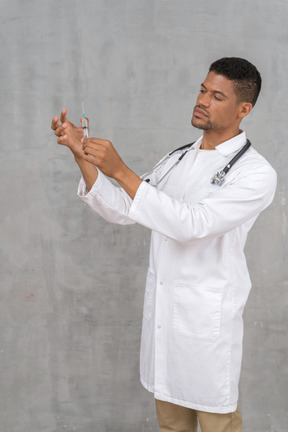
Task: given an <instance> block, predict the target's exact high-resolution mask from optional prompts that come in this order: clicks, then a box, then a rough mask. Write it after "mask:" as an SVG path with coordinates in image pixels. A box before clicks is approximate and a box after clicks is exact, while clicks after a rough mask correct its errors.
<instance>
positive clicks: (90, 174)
mask: <svg viewBox="0 0 288 432" xmlns="http://www.w3.org/2000/svg"><path fill="white" fill-rule="evenodd" d="M75 162H76V163H77V165H78V166H79V168H80V171H81V173H82V176H83V179H84V181H85V183H86V188H87V190H88V191H90V190H91V188H92V186H93V185H94V183H95V182H96V180H97V178H98V170H97V168H96V167H95V165H92V164H91V163H89V162H87V161H85V160H84V159H83V158H81V157H80V158H77V157H75Z"/></svg>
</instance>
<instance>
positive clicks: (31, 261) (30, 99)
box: [0, 0, 288, 432]
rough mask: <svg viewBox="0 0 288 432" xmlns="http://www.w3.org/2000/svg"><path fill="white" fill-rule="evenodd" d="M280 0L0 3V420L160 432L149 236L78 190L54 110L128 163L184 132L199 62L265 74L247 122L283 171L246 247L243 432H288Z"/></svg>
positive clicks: (287, 14)
mask: <svg viewBox="0 0 288 432" xmlns="http://www.w3.org/2000/svg"><path fill="white" fill-rule="evenodd" d="M287 19H288V3H287V2H286V1H284V0H274V1H273V2H271V1H268V0H243V1H241V2H240V1H238V0H229V1H228V0H226V1H225V0H217V1H212V0H202V1H201V2H198V1H196V0H177V1H175V0H145V1H144V0H86V2H85V3H83V2H80V1H76V0H69V1H68V0H62V1H56V0H50V1H49V0H46V1H44V0H42V1H40V0H38V1H36V0H25V1H22V0H14V1H11V0H0V37H1V47H0V52H1V62H0V88H1V105H0V116H1V128H0V135H1V162H0V163H1V169H0V175H1V182H0V189H1V208H0V236H1V237H0V239H1V243H0V245H1V246H0V271H1V278H0V280H1V286H0V389H1V391H0V430H1V432H60V431H67V432H68V431H69V432H70V431H71V432H72V431H78V432H94V431H97V432H120V431H121V432H135V431H137V432H149V431H153V432H155V431H157V426H156V423H157V422H156V415H155V412H154V401H153V396H152V395H150V394H149V393H147V392H146V391H145V390H144V389H142V387H141V385H140V383H139V377H138V367H139V365H138V352H139V341H140V331H141V314H142V300H143V294H144V280H145V273H146V267H147V260H148V250H149V238H150V233H149V231H148V230H146V229H144V228H142V227H140V226H132V227H131V226H130V227H118V226H113V225H109V224H107V223H106V222H104V221H102V220H101V219H100V218H99V217H98V216H97V215H95V214H93V213H92V211H91V210H89V209H88V208H87V207H86V206H85V205H84V204H83V203H82V202H81V201H80V200H79V198H78V197H77V196H76V188H77V183H78V180H79V172H78V168H77V166H76V165H75V163H74V161H73V158H72V157H71V155H70V153H69V150H68V149H66V148H63V147H59V146H58V145H57V144H56V140H55V137H54V135H53V133H52V131H51V130H50V123H51V119H52V117H53V116H54V115H55V114H59V113H60V111H61V109H62V108H63V107H66V108H67V109H68V114H69V115H70V118H71V120H73V121H75V122H78V119H79V117H80V115H81V109H82V108H81V106H82V100H84V102H85V110H86V114H87V116H89V118H90V120H91V135H94V136H95V135H96V136H99V137H103V138H107V139H110V140H112V142H113V143H114V145H115V146H116V148H117V149H118V150H119V152H120V154H121V156H122V157H123V158H124V160H125V161H126V162H127V164H128V165H129V166H130V167H131V168H132V169H134V170H135V171H136V172H137V173H142V172H145V171H146V170H148V169H149V168H150V167H151V166H152V165H153V164H154V163H155V162H156V161H157V160H158V159H159V158H160V157H161V156H162V155H163V154H165V153H166V152H167V151H168V150H170V149H173V148H176V147H178V146H180V145H183V144H185V143H187V142H191V141H192V140H195V139H196V138H198V136H199V131H197V130H195V129H193V128H191V126H190V119H191V114H192V109H193V107H194V102H195V98H196V94H197V91H198V89H199V84H200V83H201V82H202V81H203V79H204V78H205V76H206V72H207V68H208V66H209V64H210V63H211V62H212V61H213V60H215V59H216V58H219V57H222V56H242V57H246V58H247V59H249V60H250V61H252V62H253V63H255V64H256V65H257V67H258V68H259V70H260V71H261V73H262V77H263V91H262V94H261V97H260V99H259V101H258V102H257V105H256V107H255V111H254V112H252V113H251V115H250V117H249V118H247V119H246V120H245V122H244V124H243V127H244V128H245V129H246V131H247V132H248V136H249V138H250V139H251V141H252V143H253V144H254V146H255V147H256V148H257V149H258V150H259V151H260V152H261V153H262V154H263V155H264V156H265V157H266V158H267V159H268V160H269V161H270V162H271V163H272V165H273V166H274V167H275V168H276V170H277V171H278V175H279V184H278V189H277V193H276V197H275V201H274V203H273V205H272V206H271V207H270V208H269V209H268V210H267V211H266V212H265V213H263V214H262V215H261V216H260V218H259V219H258V221H257V222H256V225H255V227H254V228H253V230H252V232H251V234H250V237H249V239H248V242H247V247H246V254H247V259H248V262H249V268H250V271H251V278H252V281H253V289H252V292H251V295H250V298H249V301H248V304H247V307H246V310H245V315H244V318H245V326H246V331H245V339H244V348H245V351H244V359H243V370H242V375H241V383H240V401H239V404H240V407H241V409H242V412H243V417H244V428H243V432H287V430H288V390H287V389H288V378H287V377H288V348H287V341H288V336H287V330H288V329H287V327H288V326H287V320H288V318H287V317H288V313H287V312H288V291H287V290H288V275H287V228H288V227H287V187H288V179H287V175H288V174H287V161H288V150H287V138H286V135H287V131H286V128H287V127H286V125H287V115H288V102H287V101H288V84H287V71H288V55H287V44H288V30H287Z"/></svg>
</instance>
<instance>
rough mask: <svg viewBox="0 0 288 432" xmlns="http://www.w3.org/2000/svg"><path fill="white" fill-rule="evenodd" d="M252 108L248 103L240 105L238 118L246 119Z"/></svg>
mask: <svg viewBox="0 0 288 432" xmlns="http://www.w3.org/2000/svg"><path fill="white" fill-rule="evenodd" d="M252 108H253V105H252V104H251V103H249V102H242V103H240V110H239V115H240V118H241V119H242V118H244V117H246V116H247V115H248V114H249V113H250V111H251V110H252Z"/></svg>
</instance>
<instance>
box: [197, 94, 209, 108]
mask: <svg viewBox="0 0 288 432" xmlns="http://www.w3.org/2000/svg"><path fill="white" fill-rule="evenodd" d="M197 102H198V103H197V105H203V106H204V107H205V108H208V107H209V106H210V102H211V95H210V94H209V92H206V91H205V92H203V93H199V95H198V99H197Z"/></svg>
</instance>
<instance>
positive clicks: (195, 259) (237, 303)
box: [51, 57, 276, 432]
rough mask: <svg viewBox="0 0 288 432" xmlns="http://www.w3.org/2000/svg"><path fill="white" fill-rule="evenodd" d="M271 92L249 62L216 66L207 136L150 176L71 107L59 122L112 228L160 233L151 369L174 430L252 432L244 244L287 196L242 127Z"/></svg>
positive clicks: (201, 115)
mask: <svg viewBox="0 0 288 432" xmlns="http://www.w3.org/2000/svg"><path fill="white" fill-rule="evenodd" d="M260 88H261V77H260V74H259V72H258V70H257V69H256V68H255V66H253V65H252V64H251V63H250V62H248V61H247V60H244V59H241V58H235V57H231V58H222V59H220V60H217V61H215V62H214V63H212V65H211V66H210V68H209V72H208V75H207V77H206V78H205V80H204V81H203V83H202V84H201V87H200V92H199V95H198V98H197V102H196V106H195V108H194V111H193V116H192V121H191V122H192V125H193V126H194V127H196V128H198V129H201V130H203V135H202V136H201V137H200V138H199V139H198V140H197V141H196V142H195V143H194V144H193V145H191V146H190V147H186V148H185V149H183V150H181V149H180V150H178V151H175V152H173V154H171V156H170V157H168V158H164V160H163V161H162V162H161V163H160V164H159V165H158V166H157V167H155V169H154V170H153V171H152V172H151V173H149V175H148V176H146V177H144V178H140V177H138V176H137V175H136V174H135V173H134V172H133V171H131V169H129V168H128V167H127V166H126V165H125V163H124V162H123V160H122V159H121V158H120V156H119V154H118V153H117V151H116V150H115V148H114V147H113V145H112V143H111V142H110V141H107V140H103V139H99V138H88V139H82V140H81V138H82V136H83V132H82V130H81V128H77V127H75V126H74V125H73V124H72V123H70V122H69V121H68V119H67V111H66V110H63V111H62V113H61V118H60V120H61V122H60V123H59V119H58V117H54V119H53V120H52V126H51V127H52V129H53V130H54V131H55V134H56V135H57V136H58V137H59V139H58V143H59V144H62V145H66V146H67V147H69V148H70V150H71V151H72V153H73V155H74V158H75V161H76V162H77V164H78V166H79V168H80V170H81V172H82V179H81V181H80V184H79V190H78V194H79V196H80V197H81V198H82V200H83V201H85V202H86V203H87V204H88V205H89V206H91V208H92V209H93V210H95V211H96V212H97V213H99V214H100V215H101V216H102V217H103V218H104V219H106V220H107V221H109V222H112V223H119V224H130V223H135V222H138V223H140V224H142V225H144V226H146V227H148V228H150V229H151V230H152V237H151V248H150V259H149V268H148V273H147V281H146V291H145V300H144V309H143V326H142V338H141V354H140V373H141V382H142V384H143V385H144V387H145V388H146V389H148V390H149V391H151V392H152V393H154V397H155V400H156V409H157V415H158V422H159V427H160V430H161V431H162V432H168V431H174V432H195V431H196V430H197V424H198V423H199V425H200V427H201V431H202V432H240V431H241V427H242V419H241V414H240V411H239V409H238V407H237V401H238V383H239V376H240V368H241V358H242V337H243V320H242V313H243V309H244V306H245V304H246V301H247V298H248V294H249V291H250V287H251V283H250V278H249V274H248V270H247V266H246V261H245V256H244V252H243V248H244V245H245V241H246V237H247V233H248V231H249V230H250V229H251V227H252V225H253V223H254V222H255V220H256V218H257V216H258V215H259V213H260V212H261V211H262V210H264V209H265V208H266V207H267V206H268V205H269V204H270V203H271V202H272V200H273V196H274V192H275V188H276V173H275V171H274V170H273V168H272V167H271V166H270V165H269V163H268V162H267V161H266V160H265V159H264V158H263V157H262V156H261V155H260V154H259V153H258V152H257V151H256V150H255V149H253V147H252V146H249V144H250V142H249V141H248V140H247V139H246V135H245V132H243V131H242V130H240V123H241V121H242V119H243V118H244V117H246V116H247V115H248V114H249V113H250V111H251V109H252V107H253V106H254V105H255V102H256V100H257V97H258V94H259V92H260ZM235 156H237V157H236V162H235V159H234V160H233V158H234V157H235ZM232 160H233V161H232ZM231 161H232V162H231ZM224 168H225V169H224ZM223 172H226V175H225V173H223ZM217 173H218V174H217ZM107 177H110V178H113V179H115V180H116V181H117V182H118V183H119V185H120V186H121V188H117V187H115V186H114V185H113V184H112V183H111V182H110V180H109V179H108V178H107ZM211 179H214V180H213V181H212V182H211ZM145 180H146V181H145Z"/></svg>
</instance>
